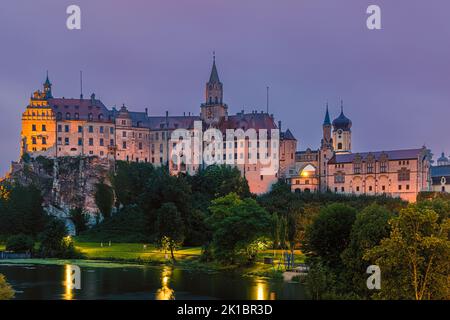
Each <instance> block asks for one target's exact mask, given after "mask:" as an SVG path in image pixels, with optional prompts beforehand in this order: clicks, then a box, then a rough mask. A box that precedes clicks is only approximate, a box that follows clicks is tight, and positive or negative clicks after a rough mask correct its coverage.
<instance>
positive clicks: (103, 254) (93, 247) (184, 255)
mask: <svg viewBox="0 0 450 320" xmlns="http://www.w3.org/2000/svg"><path fill="white" fill-rule="evenodd" d="M75 247H76V248H77V249H79V250H80V251H81V252H83V253H84V254H85V255H86V258H87V259H105V260H129V261H136V260H142V261H151V262H165V261H166V257H165V254H164V252H161V251H160V250H158V248H156V247H155V246H153V245H149V244H147V245H146V247H144V244H142V243H111V246H109V243H103V246H102V243H99V242H75ZM200 254H201V248H200V247H188V248H182V249H180V250H177V251H176V252H175V258H176V259H177V260H192V259H195V258H198V257H199V256H200ZM167 258H168V259H170V253H167Z"/></svg>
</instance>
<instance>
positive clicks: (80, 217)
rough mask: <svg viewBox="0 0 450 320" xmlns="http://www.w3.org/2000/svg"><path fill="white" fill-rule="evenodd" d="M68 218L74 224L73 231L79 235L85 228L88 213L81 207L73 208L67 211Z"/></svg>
mask: <svg viewBox="0 0 450 320" xmlns="http://www.w3.org/2000/svg"><path fill="white" fill-rule="evenodd" d="M69 216H70V220H72V222H73V224H74V225H75V232H76V234H77V235H79V234H80V233H81V232H84V231H86V230H87V224H88V220H89V219H88V215H87V214H86V213H84V212H83V209H82V208H74V209H70V211H69Z"/></svg>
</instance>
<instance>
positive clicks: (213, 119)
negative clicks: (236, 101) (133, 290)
mask: <svg viewBox="0 0 450 320" xmlns="http://www.w3.org/2000/svg"><path fill="white" fill-rule="evenodd" d="M227 110H228V107H227V105H226V104H224V103H223V84H222V82H220V79H219V73H218V72H217V66H216V57H215V55H214V56H213V65H212V69H211V74H210V76H209V81H208V82H207V83H206V88H205V102H204V103H203V104H202V105H201V114H200V115H201V118H202V120H203V121H205V122H206V123H207V124H208V125H214V124H217V123H218V122H219V121H220V120H221V119H222V118H226V117H227V116H228V111H227Z"/></svg>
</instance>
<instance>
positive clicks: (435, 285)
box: [365, 204, 450, 300]
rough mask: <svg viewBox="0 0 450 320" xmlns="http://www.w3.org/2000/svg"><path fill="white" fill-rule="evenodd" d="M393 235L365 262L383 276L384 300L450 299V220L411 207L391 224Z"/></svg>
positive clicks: (425, 209) (427, 208)
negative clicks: (377, 269)
mask: <svg viewBox="0 0 450 320" xmlns="http://www.w3.org/2000/svg"><path fill="white" fill-rule="evenodd" d="M390 224H391V226H392V231H391V233H390V236H389V237H388V238H385V239H383V240H382V241H381V243H380V245H378V246H376V247H374V248H373V249H371V250H369V251H368V252H367V253H366V255H365V259H367V260H368V261H370V262H371V264H377V265H378V266H379V267H380V269H381V273H382V285H381V291H380V292H379V293H377V294H376V298H381V299H413V300H425V299H450V291H449V290H450V287H449V285H448V279H449V278H448V277H449V274H450V241H449V232H450V220H449V219H448V218H445V219H439V216H438V214H437V213H436V212H435V211H434V210H433V209H430V208H429V207H427V206H423V205H420V204H415V205H413V204H412V205H409V206H408V207H407V208H405V209H403V210H401V211H400V214H399V216H398V217H395V218H393V219H391V220H390Z"/></svg>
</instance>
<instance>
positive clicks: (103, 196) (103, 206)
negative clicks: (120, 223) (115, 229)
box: [95, 182, 114, 219]
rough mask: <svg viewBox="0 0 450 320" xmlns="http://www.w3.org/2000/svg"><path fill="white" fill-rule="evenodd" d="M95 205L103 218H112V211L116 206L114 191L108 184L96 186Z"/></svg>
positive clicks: (101, 183)
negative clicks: (114, 205)
mask: <svg viewBox="0 0 450 320" xmlns="http://www.w3.org/2000/svg"><path fill="white" fill-rule="evenodd" d="M95 204H96V205H97V208H98V210H99V211H100V213H101V214H102V216H103V218H105V219H108V218H109V217H111V211H112V207H113V204H114V193H113V189H112V188H111V187H110V186H108V185H107V184H105V183H103V182H100V183H97V185H96V191H95Z"/></svg>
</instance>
